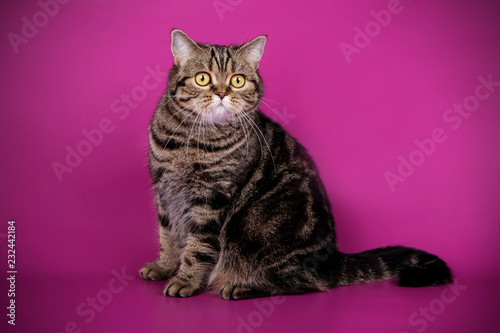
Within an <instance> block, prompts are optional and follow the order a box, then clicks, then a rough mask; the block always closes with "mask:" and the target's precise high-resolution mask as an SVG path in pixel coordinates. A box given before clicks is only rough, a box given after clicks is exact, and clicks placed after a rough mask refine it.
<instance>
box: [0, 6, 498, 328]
mask: <svg viewBox="0 0 500 333" xmlns="http://www.w3.org/2000/svg"><path fill="white" fill-rule="evenodd" d="M45 2H47V3H55V2H54V1H48V0H42V3H45ZM61 2H63V1H62V0H61ZM393 3H394V2H393V1H388V0H369V1H368V0H363V1H361V0H359V1H347V0H337V1H269V0H265V1H264V0H252V1H250V0H220V1H125V0H120V1H118V0H116V1H111V0H109V1H95V0H94V1H90V0H88V1H78V0H73V1H70V2H68V3H67V4H60V5H58V9H57V8H56V7H54V6H49V7H47V8H48V9H47V10H48V11H50V12H51V14H52V16H53V17H51V16H48V15H47V14H40V13H39V12H41V11H42V10H43V9H42V7H41V6H40V4H38V3H37V1H20V0H5V1H2V2H1V5H0V13H1V14H0V16H1V20H0V30H1V36H2V41H1V43H0V48H1V57H2V59H1V60H2V61H1V65H0V66H1V75H0V81H1V90H0V103H1V104H0V105H1V112H0V126H1V131H0V142H1V149H2V150H1V156H2V163H1V172H0V182H1V191H2V192H1V202H0V221H1V224H0V241H1V243H0V248H1V253H3V254H2V255H0V262H1V269H2V276H4V275H7V273H5V272H6V271H7V268H6V262H7V239H6V232H7V221H8V220H10V219H14V220H15V221H16V233H17V243H16V256H17V257H16V264H17V270H18V274H17V281H16V305H17V306H16V315H17V316H16V326H15V327H12V326H10V325H7V324H6V321H7V318H6V316H5V314H4V313H3V311H5V312H7V310H6V306H7V305H8V301H9V300H8V298H7V297H6V292H7V290H8V285H7V283H6V280H5V279H2V280H3V282H2V283H1V284H0V287H1V288H2V290H0V295H2V296H1V297H0V302H1V306H0V309H3V310H2V313H0V318H2V319H1V323H0V325H1V326H0V327H2V330H3V327H7V329H8V330H9V332H10V331H12V332H33V331H37V332H53V333H55V332H65V331H66V332H79V331H80V330H81V331H82V332H201V331H204V332H275V331H278V330H281V331H285V330H286V331H288V332H305V331H316V332H398V333H401V332H408V333H409V332H422V331H425V332H448V331H449V332H471V331H473V330H474V331H478V332H493V331H494V330H495V327H496V325H498V324H500V320H499V319H498V315H497V311H498V310H497V309H498V306H499V305H500V304H499V303H500V302H499V301H498V299H499V296H500V287H499V286H498V283H497V280H498V278H499V277H500V268H499V265H498V254H499V248H498V240H499V235H500V230H499V229H500V227H499V221H500V209H499V207H500V205H499V203H500V202H499V199H500V186H499V185H500V181H499V180H500V172H499V171H500V168H499V167H500V154H499V149H498V148H499V143H500V140H499V139H500V131H499V125H500V122H499V120H500V112H499V111H500V87H497V88H494V89H495V90H494V91H493V92H488V90H486V89H485V88H479V92H480V94H482V95H481V96H484V95H485V94H487V93H489V95H488V97H487V98H484V100H481V101H479V105H476V106H474V105H473V102H474V99H473V98H470V97H468V96H471V95H474V93H475V91H476V87H478V85H479V84H480V81H478V77H479V76H482V77H484V78H488V76H489V75H491V76H492V80H493V81H495V82H499V81H500V62H499V59H500V43H499V40H498V32H499V31H500V20H499V19H498V18H499V14H500V11H499V7H500V6H499V5H498V4H497V2H496V1H465V0H454V1H451V0H448V1H446V0H442V1H432V0H414V1H410V0H401V2H400V4H399V6H395V7H393V6H394V5H393ZM216 6H225V7H220V8H224V9H219V12H218V11H217V9H216ZM388 6H389V7H390V9H391V10H393V11H399V12H398V13H397V14H392V15H391V20H390V22H387V17H386V22H384V25H385V27H381V26H380V25H377V24H374V22H372V21H374V20H375V19H374V16H373V15H372V14H371V11H375V12H380V11H381V10H383V9H387V8H388ZM56 9H57V10H56ZM221 10H225V11H224V12H220V11H221ZM34 16H35V17H34ZM23 17H26V19H27V21H29V22H33V20H34V19H35V23H37V24H38V25H39V27H38V28H37V27H36V26H35V28H36V29H37V30H38V31H36V30H35V31H33V30H31V31H29V29H27V28H25V29H24V30H25V31H24V33H25V34H27V35H28V36H29V38H26V40H25V43H21V44H20V45H18V46H17V50H16V47H14V46H13V45H12V43H11V42H10V41H9V36H10V37H12V36H13V35H12V34H10V35H9V33H14V34H17V35H19V36H22V34H23V25H25V24H26V23H25V21H23ZM44 19H46V20H45V21H44ZM37 20H38V21H37ZM377 27H378V28H377ZM172 28H180V29H182V30H184V31H185V32H186V33H188V34H189V35H190V36H191V37H192V38H193V39H194V40H196V41H199V42H211V43H221V44H230V43H241V42H245V41H248V40H250V39H251V38H253V37H255V36H257V35H260V34H267V35H268V37H269V39H268V44H267V46H266V50H265V53H264V56H263V59H262V61H261V66H260V72H261V75H262V77H263V79H264V83H265V94H264V97H265V98H267V99H269V100H266V103H267V104H269V106H267V105H263V106H262V109H263V111H264V112H265V113H266V114H268V115H270V116H272V117H274V118H275V119H276V120H277V121H279V122H280V123H282V124H283V125H284V126H285V127H286V128H287V130H288V131H289V132H290V133H292V134H293V135H294V136H295V137H297V138H298V139H299V140H300V141H301V142H302V143H303V144H304V145H305V146H306V147H308V149H309V151H310V153H311V154H312V156H313V157H314V159H315V160H316V162H317V164H318V167H319V169H320V172H321V174H322V178H323V180H324V182H325V184H326V187H327V188H328V192H329V195H330V198H331V201H332V204H333V207H334V215H335V217H336V223H337V225H336V226H337V227H336V229H337V233H338V240H339V246H340V249H341V250H342V251H345V252H358V251H363V250H367V249H371V248H375V247H379V246H383V245H389V244H404V245H407V246H414V247H418V248H422V249H425V250H427V251H429V252H432V253H435V254H438V255H439V256H441V257H442V258H443V259H445V260H446V261H447V262H448V263H449V265H450V267H451V268H452V270H453V271H454V273H455V275H456V277H457V285H456V286H455V287H454V289H448V287H436V288H424V289H407V288H397V287H396V286H395V285H394V283H393V282H378V283H373V284H367V285H358V286H350V287H343V288H337V289H335V290H332V291H331V292H329V293H315V294H308V295H301V296H286V297H285V298H282V299H274V298H272V299H264V300H258V301H255V300H249V301H241V302H227V301H223V300H221V299H220V298H219V297H218V296H216V295H207V294H204V295H201V296H197V297H193V298H189V299H172V298H167V297H163V296H162V295H161V291H162V290H163V286H164V283H163V282H158V283H154V282H146V281H143V280H141V279H139V277H138V271H139V269H140V268H141V267H142V265H143V264H144V263H145V262H150V261H153V260H154V259H155V256H156V253H157V250H158V245H157V240H156V220H155V210H154V205H153V200H152V190H151V186H150V180H149V176H148V172H147V147H148V143H147V126H148V122H149V120H150V118H151V116H152V113H153V110H154V108H155V106H156V103H157V101H158V99H159V98H160V95H161V94H162V93H163V90H164V87H165V85H166V81H165V78H164V74H163V77H160V78H158V81H159V84H158V82H157V81H155V79H154V78H152V77H150V76H148V75H149V74H148V73H149V72H148V69H147V68H151V69H155V68H157V67H158V68H159V70H160V71H161V72H164V73H166V72H167V71H168V69H169V68H170V66H171V63H172V56H171V53H170V46H169V45H170V30H171V29H172ZM365 28H368V30H369V31H368V34H369V35H371V36H372V37H369V36H365V37H364V40H363V36H362V37H359V36H358V37H357V39H356V40H355V38H356V37H355V36H356V35H357V34H358V32H356V31H357V30H355V29H361V30H363V31H364V30H365ZM370 29H372V30H370ZM30 34H31V35H30ZM23 38H24V37H23ZM367 38H369V39H370V40H369V41H368V40H367ZM355 42H357V43H358V44H357V45H358V46H360V47H359V48H358V49H357V51H356V52H357V53H352V54H350V56H348V57H346V56H345V55H344V54H343V52H342V50H341V45H343V46H345V45H346V44H350V45H356V44H355ZM342 43H346V44H342ZM360 43H361V44H360ZM363 43H364V44H363ZM365 44H366V45H365ZM361 46H362V47H361ZM16 51H17V52H16ZM146 88H147V89H146ZM131 94H132V95H133V96H134V97H135V101H134V100H133V98H134V97H132V102H130V106H127V104H126V103H125V102H123V101H121V98H122V97H124V98H127V97H126V95H131ZM464 101H466V102H467V103H471V104H470V105H472V107H477V110H475V111H473V112H471V113H470V115H469V114H468V113H467V114H466V117H467V118H463V117H462V118H461V119H462V122H461V126H460V127H458V128H457V129H454V128H453V127H452V126H453V125H455V124H456V123H455V120H454V121H453V122H450V121H448V122H447V121H446V120H445V119H444V118H443V117H444V116H446V115H448V112H453V111H447V110H448V109H449V108H453V105H454V104H455V103H464ZM453 114H454V116H455V117H457V114H456V113H453ZM448 116H449V115H448ZM106 119H108V120H106ZM102 122H104V123H106V122H108V125H109V128H107V129H108V133H104V134H102V138H101V137H100V136H99V135H96V136H95V138H94V139H95V140H94V141H95V142H96V145H92V146H85V142H84V140H86V137H85V135H84V134H83V132H82V131H85V130H86V131H91V130H93V129H96V128H98V127H99V126H100V124H102ZM437 128H438V129H439V128H440V129H442V131H443V132H444V135H446V140H445V141H444V142H442V143H437V144H436V147H435V151H434V152H433V153H432V154H430V156H426V157H425V160H424V161H422V160H419V157H420V158H421V157H422V156H424V155H423V154H421V153H418V152H415V151H416V150H417V149H418V147H417V145H416V144H415V142H414V141H415V140H424V139H428V138H430V137H431V135H432V132H433V131H434V130H435V129H437ZM438 131H439V130H438ZM94 133H95V132H94ZM96 140H97V141H96ZM67 147H70V149H77V147H80V149H83V150H85V148H87V149H89V147H92V148H91V150H92V151H91V152H88V151H87V153H88V154H87V156H84V157H83V158H82V159H81V161H79V163H76V162H78V161H76V162H75V161H73V162H75V163H76V164H78V165H75V164H73V166H74V167H71V172H66V173H64V174H63V175H62V176H61V178H60V179H58V177H57V176H56V173H55V172H54V170H53V164H54V162H58V163H61V164H66V162H65V159H66V155H67V154H68V153H67ZM419 154H420V155H419ZM400 155H401V156H402V157H403V158H405V159H409V158H410V155H411V156H412V158H413V161H414V162H415V161H416V163H421V165H418V166H417V167H415V168H414V170H413V172H412V173H411V172H408V173H411V174H410V175H409V174H406V175H405V178H404V179H405V181H404V182H402V183H401V182H399V183H397V184H395V185H394V188H393V189H392V190H391V187H390V186H389V184H388V182H387V181H386V178H385V176H384V173H386V172H392V173H395V174H396V173H397V172H398V165H399V164H400V160H399V156H400ZM404 171H405V170H403V172H404ZM406 171H408V170H406ZM406 176H407V177H406ZM393 190H394V191H393ZM122 271H123V272H125V273H126V275H127V276H134V277H135V278H134V279H132V280H127V281H125V282H122V283H121V284H120V282H119V281H118V280H116V278H115V277H114V276H115V275H114V274H116V272H122ZM113 272H115V273H113ZM119 286H120V287H119ZM92 298H96V299H97V302H98V305H97V307H96V309H95V310H89V309H92V307H91V306H90V305H89V303H88V302H91V301H92ZM270 302H274V303H270ZM82 304H83V305H82ZM271 305H272V306H271ZM78 309H79V310H80V311H78ZM97 309H99V310H97ZM426 309H429V310H426ZM82 311H83V314H82ZM85 311H86V312H85ZM420 311H423V312H420ZM425 311H427V312H425ZM91 313H93V315H91Z"/></svg>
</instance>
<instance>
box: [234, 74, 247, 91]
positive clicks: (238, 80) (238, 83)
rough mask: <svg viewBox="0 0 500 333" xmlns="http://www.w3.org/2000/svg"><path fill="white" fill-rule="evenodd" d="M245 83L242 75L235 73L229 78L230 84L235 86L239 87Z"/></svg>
mask: <svg viewBox="0 0 500 333" xmlns="http://www.w3.org/2000/svg"><path fill="white" fill-rule="evenodd" d="M244 84H245V78H244V77H243V75H240V74H236V75H233V77H232V78H231V85H232V86H233V87H235V88H241V87H243V85H244Z"/></svg>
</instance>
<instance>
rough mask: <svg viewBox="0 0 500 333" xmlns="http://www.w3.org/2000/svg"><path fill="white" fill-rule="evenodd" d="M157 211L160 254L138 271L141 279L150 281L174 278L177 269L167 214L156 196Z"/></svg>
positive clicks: (176, 257)
mask: <svg viewBox="0 0 500 333" xmlns="http://www.w3.org/2000/svg"><path fill="white" fill-rule="evenodd" d="M156 203H157V209H158V233H159V239H160V253H159V255H158V259H156V261H155V262H153V263H149V264H146V265H145V266H144V267H143V268H142V269H141V271H140V274H141V276H142V278H143V279H145V280H150V281H162V280H168V279H170V278H171V277H172V276H174V274H175V271H176V270H177V267H178V261H179V256H178V254H177V252H176V250H175V246H174V244H173V240H172V237H171V231H170V223H169V220H168V215H167V212H166V211H165V210H164V209H163V206H162V205H161V202H160V198H159V197H158V194H157V195H156Z"/></svg>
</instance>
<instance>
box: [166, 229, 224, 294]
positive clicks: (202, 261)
mask: <svg viewBox="0 0 500 333" xmlns="http://www.w3.org/2000/svg"><path fill="white" fill-rule="evenodd" d="M219 230H220V224H219V222H218V221H216V220H208V221H206V222H202V223H197V225H196V226H195V227H194V228H193V230H192V231H191V232H190V233H189V236H188V240H187V245H186V248H185V251H184V255H183V258H182V261H181V265H180V268H179V272H178V273H177V275H176V276H175V277H173V278H172V280H170V282H169V283H168V284H167V286H166V287H165V290H164V294H165V295H166V296H172V297H189V296H194V295H196V294H199V293H200V292H202V291H203V289H204V287H205V286H206V283H207V280H208V277H209V275H210V273H211V272H212V270H213V268H214V266H215V264H216V263H217V261H218V258H219V251H220V245H219V239H218V235H219Z"/></svg>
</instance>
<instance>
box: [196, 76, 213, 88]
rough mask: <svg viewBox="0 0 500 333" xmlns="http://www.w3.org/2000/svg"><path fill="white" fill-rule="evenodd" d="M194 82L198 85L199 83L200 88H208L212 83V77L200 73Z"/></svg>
mask: <svg viewBox="0 0 500 333" xmlns="http://www.w3.org/2000/svg"><path fill="white" fill-rule="evenodd" d="M194 80H195V81H196V83H198V84H199V85H200V86H206V85H207V84H209V83H210V75H209V74H208V73H198V74H196V76H195V77H194Z"/></svg>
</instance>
